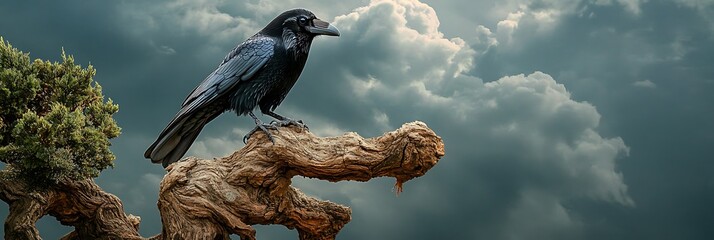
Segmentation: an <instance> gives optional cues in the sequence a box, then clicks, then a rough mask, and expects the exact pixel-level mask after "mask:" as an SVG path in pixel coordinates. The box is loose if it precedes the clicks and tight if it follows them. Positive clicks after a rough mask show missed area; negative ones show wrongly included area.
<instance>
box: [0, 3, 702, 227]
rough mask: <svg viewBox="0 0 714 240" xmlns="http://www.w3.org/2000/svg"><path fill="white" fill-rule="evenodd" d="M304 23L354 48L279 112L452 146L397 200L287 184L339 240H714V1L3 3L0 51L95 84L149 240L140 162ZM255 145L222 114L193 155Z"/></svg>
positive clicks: (149, 182) (374, 185) (153, 177)
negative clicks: (246, 44)
mask: <svg viewBox="0 0 714 240" xmlns="http://www.w3.org/2000/svg"><path fill="white" fill-rule="evenodd" d="M295 7H303V8H308V9H310V10H312V11H313V12H315V13H316V14H317V16H318V17H320V18H322V19H324V20H328V21H330V22H333V23H334V25H336V26H337V27H338V28H340V31H341V32H342V36H341V37H339V38H327V37H325V38H318V39H316V40H315V41H314V43H313V48H312V51H311V53H310V58H309V60H308V63H307V66H306V68H305V71H304V72H303V74H302V77H301V78H300V80H299V81H298V83H297V84H296V86H295V87H294V88H293V90H292V91H291V92H290V94H289V95H288V97H287V99H286V100H285V102H284V103H283V105H281V106H280V107H279V108H278V109H277V112H279V113H284V114H285V115H287V116H291V117H294V118H298V119H303V120H305V121H306V122H307V123H308V124H309V126H310V127H311V130H312V131H313V132H314V133H316V134H318V135H321V136H332V135H338V134H341V133H342V132H345V131H355V132H357V133H359V134H361V135H363V136H375V135H378V134H380V133H382V132H384V131H388V130H391V129H394V128H397V127H399V126H400V125H401V124H402V123H405V122H409V121H413V120H421V121H424V122H426V123H427V124H428V125H429V126H430V127H431V128H432V129H434V130H435V131H436V132H437V133H438V134H440V135H441V136H442V137H443V139H444V141H445V143H446V156H445V157H444V158H443V159H442V161H441V162H440V163H439V164H438V165H437V166H436V167H435V168H433V169H432V170H431V171H430V172H429V173H428V174H426V175H425V176H424V177H421V178H418V179H415V180H413V181H410V182H408V183H406V184H405V192H404V193H402V194H401V195H399V197H396V196H395V194H394V192H393V191H392V190H391V188H392V186H393V183H394V180H393V179H375V180H373V181H370V182H367V183H357V182H346V183H328V182H322V181H318V180H312V179H302V178H296V179H294V185H295V186H297V187H298V188H300V189H302V190H303V191H305V192H306V193H308V194H310V195H313V196H316V197H319V198H322V199H327V200H331V201H334V202H338V203H342V204H345V205H348V206H350V207H352V210H353V220H352V222H351V223H349V224H348V225H346V227H345V228H344V230H343V231H342V232H341V233H340V235H338V239H709V238H711V237H712V236H714V204H712V203H714V162H712V161H711V150H710V149H711V147H712V145H713V143H714V137H712V136H714V122H713V121H712V119H714V106H712V105H713V103H714V94H712V93H711V92H713V91H714V68H713V67H712V65H713V64H714V1H709V0H670V1H665V0H580V1H570V0H507V1H495V0H489V1H466V0H459V1H437V0H429V1H426V0H425V1H423V2H420V1H417V0H373V1H366V0H360V1H338V2H335V1H328V0H302V1H297V0H289V1H277V0H246V1H227V0H225V1H211V0H200V1H191V0H172V1H139V0H124V1H78V0H71V1H34V0H30V1H19V0H17V1H16V0H4V1H2V2H0V35H2V36H3V37H4V38H5V40H7V41H10V42H11V43H12V44H13V45H14V46H15V47H17V48H19V49H21V50H23V51H26V52H30V54H31V57H32V58H42V59H48V60H58V59H59V56H60V51H61V48H63V47H64V49H65V51H67V52H68V53H70V54H73V55H74V56H75V58H76V62H78V63H81V64H83V65H87V64H89V63H91V64H92V65H94V66H95V68H96V69H97V71H98V73H97V76H96V78H95V80H97V81H98V82H99V83H100V84H102V86H103V90H104V93H105V95H106V96H107V97H110V98H112V99H113V100H114V101H115V102H116V103H118V104H119V105H120V111H119V113H117V114H116V119H117V121H118V122H119V124H120V126H121V127H122V128H123V130H122V132H123V133H122V135H121V136H120V137H118V138H116V139H114V140H113V146H112V150H113V151H114V152H115V154H116V155H117V160H116V162H115V168H113V169H108V170H105V171H104V172H103V173H102V175H101V177H99V178H98V179H97V182H98V183H99V184H100V185H101V186H102V187H103V188H104V189H105V190H106V191H109V192H111V193H114V194H116V195H118V196H119V197H120V198H121V199H122V200H123V201H124V205H125V207H126V211H127V212H128V213H131V214H135V215H139V216H141V217H142V223H141V229H140V230H141V233H142V234H143V235H144V236H152V235H155V234H157V233H159V232H160V218H159V215H158V210H157V208H156V200H157V189H158V184H159V181H160V179H161V176H162V174H163V172H164V171H163V169H162V168H161V167H160V166H159V165H152V164H150V163H149V161H148V160H146V159H144V158H143V157H142V154H143V152H144V150H145V149H146V147H147V146H148V145H149V144H150V143H151V142H152V141H153V140H154V138H155V137H156V135H157V134H158V132H159V131H160V130H161V129H162V128H163V127H164V126H165V124H166V123H167V122H168V121H169V120H170V119H171V117H172V116H173V115H174V113H175V112H176V111H177V110H178V108H179V105H180V103H181V102H182V100H183V99H184V98H185V96H186V95H187V94H188V93H189V92H190V91H191V89H193V87H195V85H196V84H198V83H199V82H200V81H201V80H202V79H203V77H205V75H207V74H208V73H210V72H211V71H212V70H213V69H214V68H215V66H216V65H217V64H218V63H219V61H220V60H221V59H222V58H223V56H224V55H225V54H226V53H227V52H228V51H229V50H230V49H231V48H232V47H234V46H235V45H236V44H238V43H240V42H242V41H243V40H244V39H246V38H247V37H249V36H250V35H252V34H254V33H255V32H257V31H258V30H259V29H260V28H262V26H263V25H265V24H266V23H267V22H268V21H269V20H271V19H272V18H273V17H274V16H276V15H277V14H279V13H280V12H282V11H284V10H287V9H291V8H295ZM318 70H320V72H318ZM325 70H326V72H325ZM264 119H266V120H267V119H268V118H264ZM250 128H252V121H251V120H249V119H248V118H246V117H241V118H237V117H236V116H235V115H234V114H231V113H227V114H224V115H223V116H222V117H220V118H218V119H216V120H215V121H214V122H212V123H211V124H209V125H208V126H207V127H206V128H205V129H204V131H203V133H202V134H201V135H200V136H199V138H198V140H197V141H196V143H194V145H193V147H192V148H191V150H190V151H189V155H196V156H200V157H207V158H210V157H219V156H224V155H226V154H228V153H231V152H232V151H234V150H236V149H238V148H240V147H241V146H242V143H241V137H242V136H243V134H245V132H246V130H248V129H250ZM707 156H710V157H707ZM707 159H709V160H707ZM6 214H7V207H2V208H0V217H3V218H4V216H5V215H6ZM38 227H39V228H40V231H41V234H42V235H43V236H44V237H45V238H48V239H55V238H58V237H59V236H62V235H63V234H65V233H67V232H68V231H70V229H69V228H67V227H62V226H60V225H59V224H58V223H56V222H55V221H54V220H53V219H51V218H50V217H47V218H46V219H43V220H42V221H41V222H40V223H38ZM257 229H258V235H257V236H258V238H259V239H286V238H287V239H289V238H297V234H296V233H295V232H293V231H289V230H287V229H285V228H283V227H279V226H271V227H264V226H258V227H257ZM0 231H1V230H0Z"/></svg>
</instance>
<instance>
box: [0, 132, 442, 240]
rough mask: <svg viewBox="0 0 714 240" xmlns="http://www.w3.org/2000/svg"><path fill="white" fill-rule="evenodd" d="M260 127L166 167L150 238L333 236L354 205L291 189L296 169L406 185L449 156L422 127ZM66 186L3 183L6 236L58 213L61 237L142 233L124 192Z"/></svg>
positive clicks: (26, 235) (23, 235) (23, 234)
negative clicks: (29, 189) (158, 225)
mask: <svg viewBox="0 0 714 240" xmlns="http://www.w3.org/2000/svg"><path fill="white" fill-rule="evenodd" d="M273 136H274V137H275V144H271V143H270V141H269V140H268V139H267V137H266V135H265V134H263V133H257V134H254V135H253V136H252V137H251V139H250V141H249V142H248V144H247V145H246V146H245V147H244V148H242V149H241V150H239V151H238V152H235V153H233V154H232V155H231V156H228V157H224V158H220V159H216V160H203V159H197V158H187V159H186V160H183V161H180V162H177V163H175V164H172V165H171V166H169V168H168V169H167V170H168V173H167V174H166V176H164V179H163V181H162V182H161V186H160V192H159V202H158V206H159V210H160V212H161V219H162V220H161V221H162V224H163V229H162V232H161V234H159V235H157V236H154V237H152V239H229V235H230V234H238V235H240V236H241V239H244V240H245V239H255V230H254V229H253V228H252V227H251V226H250V225H254V224H281V225H285V226H287V227H288V228H290V229H297V230H298V233H299V236H300V239H334V238H335V236H336V235H337V233H338V232H339V231H340V229H341V228H342V227H343V226H344V225H345V224H346V223H347V222H349V221H350V213H351V211H350V209H349V208H347V207H344V206H341V205H338V204H335V203H332V202H329V201H320V200H317V199H314V198H311V197H308V196H305V195H304V194H303V193H301V192H300V191H299V190H297V189H295V188H293V187H291V186H290V183H291V178H292V177H293V176H296V175H301V176H306V177H311V178H319V179H324V180H329V181H342V180H357V181H367V180H369V179H371V178H374V177H382V176H387V177H394V178H396V179H397V184H396V189H397V192H399V191H401V187H402V183H404V182H406V181H408V180H410V179H412V178H415V177H419V176H422V175H423V174H424V173H426V171H427V170H429V169H430V168H431V167H433V166H434V165H435V164H436V163H437V161H438V160H439V158H440V157H442V156H443V155H444V145H443V142H442V141H441V138H439V137H438V136H437V135H436V134H435V133H434V132H433V131H431V129H429V128H428V127H427V126H426V125H425V124H424V123H421V122H413V123H408V124H404V125H403V126H402V127H401V128H399V129H397V130H396V131H393V132H389V133H385V134H384V135H382V136H380V137H377V138H370V139H364V138H362V137H360V136H359V135H357V134H356V133H347V134H345V135H343V136H339V137H327V138H320V137H316V136H314V135H313V134H311V133H310V132H308V131H306V130H304V129H302V128H299V127H294V126H293V127H287V128H280V130H279V132H273ZM66 185H67V186H66V187H65V186H63V187H61V188H58V189H61V190H52V189H50V190H47V191H43V192H41V193H36V192H33V193H25V192H24V191H26V189H22V184H20V183H17V182H6V183H4V186H2V187H1V188H0V198H2V200H4V201H6V202H8V203H9V204H10V216H9V217H8V219H7V221H6V223H5V234H6V235H5V237H6V239H38V238H39V235H38V232H37V229H36V228H35V227H34V223H35V222H36V221H37V219H39V218H40V217H41V216H43V215H45V214H51V215H53V216H55V217H57V218H58V220H60V221H61V222H62V224H65V225H71V226H75V227H76V228H75V229H76V230H75V231H74V232H72V233H70V234H68V235H67V236H65V237H64V239H100V238H108V239H139V238H141V237H140V236H139V234H138V232H137V228H138V223H139V218H138V217H135V216H132V215H125V214H124V211H123V207H122V204H121V202H120V201H119V199H118V198H116V197H115V196H113V195H111V194H107V193H105V192H103V191H102V190H101V189H99V187H98V186H96V185H95V184H94V183H93V182H92V181H89V180H88V181H82V182H78V183H72V184H66Z"/></svg>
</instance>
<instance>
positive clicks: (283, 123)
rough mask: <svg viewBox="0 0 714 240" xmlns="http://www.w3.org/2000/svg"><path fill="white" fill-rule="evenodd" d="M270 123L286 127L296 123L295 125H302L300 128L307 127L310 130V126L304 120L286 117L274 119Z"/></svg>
mask: <svg viewBox="0 0 714 240" xmlns="http://www.w3.org/2000/svg"><path fill="white" fill-rule="evenodd" d="M270 125H274V126H277V127H286V126H290V125H295V126H298V127H300V128H304V129H307V130H308V131H309V130H310V128H309V127H307V124H305V123H304V122H302V120H293V119H290V118H285V119H283V120H273V121H271V122H270Z"/></svg>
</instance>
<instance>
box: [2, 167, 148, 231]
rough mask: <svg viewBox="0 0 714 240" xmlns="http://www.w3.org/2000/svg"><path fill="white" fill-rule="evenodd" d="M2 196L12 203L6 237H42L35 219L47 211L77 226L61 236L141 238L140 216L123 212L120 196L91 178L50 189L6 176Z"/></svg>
mask: <svg viewBox="0 0 714 240" xmlns="http://www.w3.org/2000/svg"><path fill="white" fill-rule="evenodd" d="M0 199H2V200H3V201H5V202H7V203H8V204H9V205H10V214H9V215H8V217H7V219H6V220H5V239H41V238H40V234H39V232H38V231H37V228H35V222H37V220H39V219H40V218H41V217H42V216H45V215H47V214H49V215H51V216H54V217H55V218H56V219H57V220H58V221H60V223H62V224H63V225H68V226H74V227H75V230H74V231H73V232H71V233H69V234H67V235H66V236H64V237H63V238H62V239H142V238H141V236H139V231H138V228H139V221H140V218H139V217H136V216H133V215H126V214H125V213H124V206H123V205H122V203H121V201H120V200H119V198H117V197H116V196H114V195H112V194H109V193H106V192H104V191H103V190H102V189H101V188H99V186H97V184H95V183H94V181H92V180H84V181H78V182H72V181H66V182H61V183H59V184H58V185H57V186H54V187H51V188H48V189H34V190H31V189H29V188H28V187H27V186H26V185H25V184H24V183H23V182H20V181H15V180H10V179H5V180H2V184H1V185H0Z"/></svg>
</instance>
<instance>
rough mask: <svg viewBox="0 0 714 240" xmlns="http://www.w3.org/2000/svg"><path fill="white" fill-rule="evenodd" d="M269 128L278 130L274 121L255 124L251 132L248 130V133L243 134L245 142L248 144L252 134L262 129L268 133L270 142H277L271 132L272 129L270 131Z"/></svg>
mask: <svg viewBox="0 0 714 240" xmlns="http://www.w3.org/2000/svg"><path fill="white" fill-rule="evenodd" d="M268 129H274V130H278V127H277V126H275V125H273V124H272V123H271V124H257V125H255V127H254V128H253V130H250V132H248V134H246V135H245V136H243V143H245V144H248V139H249V138H250V136H251V135H253V133H255V132H257V131H258V130H260V131H263V132H264V133H265V135H268V139H270V142H272V143H273V144H275V139H273V135H272V134H270V131H268Z"/></svg>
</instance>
